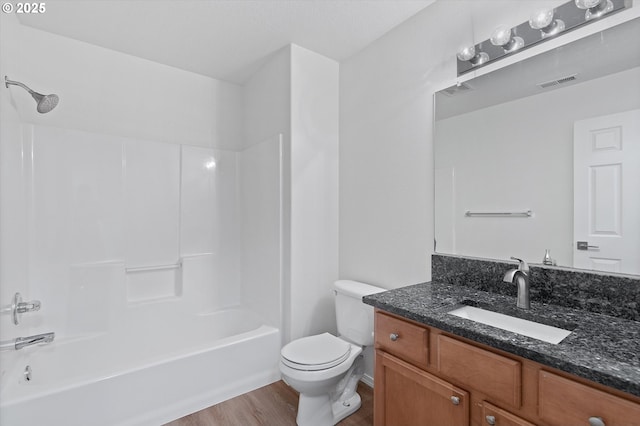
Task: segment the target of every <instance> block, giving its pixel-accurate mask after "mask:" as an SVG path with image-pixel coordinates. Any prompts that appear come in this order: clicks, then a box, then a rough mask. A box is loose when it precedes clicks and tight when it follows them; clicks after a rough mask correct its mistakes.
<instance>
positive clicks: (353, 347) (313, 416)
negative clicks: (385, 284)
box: [280, 280, 385, 426]
mask: <svg viewBox="0 0 640 426" xmlns="http://www.w3.org/2000/svg"><path fill="white" fill-rule="evenodd" d="M382 291H385V289H383V288H379V287H374V286H372V285H369V284H364V283H360V282H357V281H348V280H341V281H336V282H335V283H334V294H335V307H336V320H337V324H338V334H339V337H335V336H333V335H332V334H329V333H322V334H318V335H315V336H309V337H303V338H301V339H297V340H294V341H292V342H290V343H289V344H287V345H285V346H284V347H283V348H282V351H280V372H281V373H282V378H283V380H284V381H285V382H286V383H288V384H289V386H291V387H292V388H294V389H295V390H297V391H298V392H300V400H299V403H298V417H297V418H296V422H297V423H298V425H299V426H329V425H335V424H336V423H338V422H339V421H340V420H342V419H344V418H345V417H347V416H348V415H350V414H352V413H354V412H355V411H356V410H358V408H360V404H361V401H360V395H358V394H357V393H356V387H357V385H358V381H359V380H360V379H361V378H362V374H363V369H364V366H363V365H362V356H360V354H361V353H362V350H363V347H364V346H370V345H372V344H373V308H372V307H371V306H368V305H365V304H364V303H362V297H363V296H366V295H368V294H374V293H380V292H382Z"/></svg>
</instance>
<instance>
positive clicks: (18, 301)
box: [11, 293, 40, 325]
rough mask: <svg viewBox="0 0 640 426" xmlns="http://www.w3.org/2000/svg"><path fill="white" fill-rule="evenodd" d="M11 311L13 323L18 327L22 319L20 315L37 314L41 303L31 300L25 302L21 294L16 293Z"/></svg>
mask: <svg viewBox="0 0 640 426" xmlns="http://www.w3.org/2000/svg"><path fill="white" fill-rule="evenodd" d="M11 310H12V311H13V323H14V324H15V325H18V323H19V322H20V321H19V320H20V318H19V316H18V314H24V313H25V312H35V311H39V310H40V301H39V300H31V301H29V302H23V301H22V296H21V295H20V293H16V294H15V295H14V296H13V303H12V304H11Z"/></svg>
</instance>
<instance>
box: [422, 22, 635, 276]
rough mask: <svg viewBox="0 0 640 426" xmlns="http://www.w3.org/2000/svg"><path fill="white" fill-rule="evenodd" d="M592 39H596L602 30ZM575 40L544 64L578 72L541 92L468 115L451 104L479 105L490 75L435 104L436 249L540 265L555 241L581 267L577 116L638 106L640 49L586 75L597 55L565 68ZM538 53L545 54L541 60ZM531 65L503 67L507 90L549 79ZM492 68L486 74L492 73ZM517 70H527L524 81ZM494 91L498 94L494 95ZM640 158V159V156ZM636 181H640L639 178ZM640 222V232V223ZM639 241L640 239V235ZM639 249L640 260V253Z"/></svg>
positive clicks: (561, 259)
mask: <svg viewBox="0 0 640 426" xmlns="http://www.w3.org/2000/svg"><path fill="white" fill-rule="evenodd" d="M635 21H638V20H637V19H636V20H634V21H631V22H630V23H627V24H624V25H626V26H627V27H629V28H630V30H626V33H623V34H626V35H628V33H629V31H630V32H631V34H635V35H636V39H635V40H640V36H638V34H640V32H639V31H638V28H640V22H635ZM593 38H594V40H595V41H596V42H598V37H593ZM601 40H607V39H606V38H601ZM631 40H633V39H631ZM636 43H637V42H636ZM599 44H600V46H599V47H598V48H604V49H606V50H607V51H608V52H609V54H610V53H611V50H612V43H610V42H609V43H606V44H605V43H603V42H602V41H600V43H599ZM569 46H570V45H569ZM569 46H567V47H564V48H561V49H560V51H559V52H554V53H553V54H551V55H549V57H548V59H547V60H546V63H545V62H544V61H542V63H541V65H540V66H541V67H543V68H544V67H546V68H547V70H546V71H544V72H546V74H547V75H548V76H554V78H559V77H562V76H566V75H574V74H575V75H577V76H576V80H575V81H572V82H571V83H569V84H566V85H558V86H556V87H552V88H546V89H539V90H538V92H537V94H530V93H531V92H529V93H528V94H527V96H525V97H522V98H518V99H514V100H508V101H506V102H502V103H499V104H497V105H490V106H486V107H482V108H480V109H477V110H473V111H466V110H464V108H465V107H464V106H462V110H461V111H462V112H461V113H456V112H455V111H454V108H453V107H452V104H456V103H459V104H461V105H464V104H466V105H467V107H468V105H469V104H473V102H474V100H473V99H471V97H472V96H475V97H482V96H481V94H480V93H475V94H473V92H474V91H476V90H478V91H480V90H482V88H481V86H482V84H484V83H482V84H480V83H478V84H477V86H476V82H475V81H474V80H471V81H469V82H468V86H469V87H470V88H471V89H470V90H467V91H462V92H460V93H459V94H454V95H453V96H451V95H447V94H442V93H439V94H437V95H436V110H438V109H439V113H437V116H436V123H435V140H436V143H435V159H436V163H435V182H436V202H435V218H436V219H435V220H436V226H435V236H436V251H437V252H439V253H449V254H461V255H467V256H477V257H484V258H493V259H509V257H510V256H514V255H517V256H518V257H522V258H524V259H526V260H527V261H529V262H532V263H541V262H542V259H543V256H544V254H545V249H550V252H551V257H552V258H554V259H555V260H556V261H557V264H558V265H562V266H574V251H575V246H576V244H575V243H576V242H575V238H574V172H573V169H574V166H573V162H574V158H573V154H574V152H573V150H574V148H573V144H574V123H575V122H576V121H578V120H584V119H587V118H592V117H599V116H604V115H609V114H614V113H619V112H623V111H629V110H634V109H640V48H638V49H635V52H634V51H633V49H631V50H628V49H629V45H627V46H626V47H627V50H626V55H627V56H628V55H635V56H636V57H637V58H636V59H633V60H631V61H628V59H624V61H626V62H628V64H625V65H624V66H623V67H622V68H623V69H624V70H622V71H621V70H619V69H615V67H613V68H612V69H615V72H613V73H610V74H608V75H604V76H601V77H597V78H596V77H595V76H591V75H589V74H588V71H587V68H588V67H589V66H590V62H589V61H586V63H585V62H581V61H574V60H571V61H568V62H569V63H568V64H564V65H567V66H566V67H565V68H560V67H559V66H560V65H563V64H562V61H559V60H558V58H559V57H560V56H562V55H565V54H567V56H571V55H570V54H568V51H567V49H570V47H569ZM580 48H581V49H582V51H583V53H582V54H581V55H579V56H583V57H585V58H587V59H588V57H589V55H587V53H592V54H593V53H594V52H593V51H592V52H589V51H588V50H587V51H586V52H585V49H586V47H585V45H584V43H583V44H582V45H581V46H580ZM594 49H596V48H594ZM562 50H564V51H562ZM598 60H599V59H598V56H594V57H591V62H594V61H598ZM536 61H537V62H541V61H540V58H537V59H536ZM624 61H623V62H624ZM611 62H613V60H611ZM524 67H525V63H524V62H523V63H521V64H516V66H512V67H510V68H512V70H509V71H510V72H512V73H513V74H514V75H513V76H507V74H506V71H503V72H501V74H500V77H499V78H502V79H504V81H505V85H504V88H505V90H509V89H506V88H507V87H508V84H507V83H506V81H510V82H512V83H514V84H515V86H516V87H517V86H523V85H533V84H535V83H540V82H544V81H548V80H545V78H546V76H545V75H540V76H539V78H538V79H536V77H537V76H536V73H535V72H528V70H525V69H524ZM523 71H527V72H523ZM607 72H610V71H607ZM492 74H496V73H492ZM492 74H489V75H486V76H484V79H485V80H490V79H491V78H494V76H492ZM531 74H533V75H531ZM539 74H543V71H540V72H539ZM518 75H522V76H523V77H522V79H519V78H518ZM583 75H589V79H587V80H586V81H583V80H581V78H582V76H583ZM496 78H498V77H496ZM532 81H533V83H532ZM491 85H493V86H492V87H493V88H492V89H491V90H492V91H493V92H495V91H497V90H502V89H496V87H499V83H496V82H495V81H494V82H492V83H490V84H488V86H490V87H491ZM478 87H480V88H478ZM518 90H520V88H519V89H518ZM472 94H473V95H472ZM470 95H471V96H470ZM491 96H497V97H499V96H498V95H496V94H495V93H493V94H492V95H491ZM505 96H506V95H505ZM465 98H466V99H465ZM639 143H640V141H639ZM638 162H639V165H640V158H639V159H638ZM638 184H640V182H638V183H637V184H636V185H635V186H636V187H638ZM636 195H637V193H636ZM611 208H612V209H614V208H615V207H614V206H611ZM529 209H530V210H531V211H532V216H531V217H527V216H522V217H467V216H465V212H466V211H468V210H471V211H479V212H510V211H514V212H524V211H527V210H529ZM638 218H640V215H637V216H636V217H635V220H636V221H639V222H640V219H638ZM637 229H639V230H640V226H639V227H638V228H637ZM635 239H636V241H639V242H640V235H636V236H635ZM639 244H640V243H639ZM638 256H639V260H640V254H638ZM581 267H583V266H582V265H581ZM611 268H612V269H610V271H612V272H625V273H635V274H639V273H640V271H636V270H624V269H623V270H616V269H615V265H614V266H612V267H611Z"/></svg>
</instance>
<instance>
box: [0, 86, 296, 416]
mask: <svg viewBox="0 0 640 426" xmlns="http://www.w3.org/2000/svg"><path fill="white" fill-rule="evenodd" d="M5 85H6V87H7V88H9V87H10V86H19V87H21V88H23V89H25V90H27V91H29V93H30V94H31V95H32V97H33V98H34V99H35V100H36V102H37V110H38V112H40V113H47V112H50V111H52V110H53V108H54V107H55V106H56V105H57V103H58V97H57V96H55V95H46V96H45V95H41V94H39V93H37V92H33V91H32V90H31V89H29V88H28V87H27V86H25V85H24V84H22V83H19V82H14V81H12V80H8V79H7V78H5ZM12 96H20V95H18V94H17V93H16V94H13V93H12ZM53 96H55V98H54V97H53ZM57 111H58V109H56V110H55V111H53V112H51V116H53V115H55V114H56V112H57ZM11 126H13V128H12V127H11ZM2 132H3V138H5V136H7V135H10V136H11V137H12V138H13V137H15V141H14V140H11V143H3V145H2V153H1V154H2V155H3V156H4V159H3V164H10V165H11V167H5V168H4V170H3V179H2V181H1V182H0V201H1V202H2V211H3V213H5V214H7V217H11V218H16V220H15V221H14V222H13V223H12V229H11V230H10V232H4V231H5V230H3V232H2V235H0V238H2V239H4V241H2V243H3V244H2V245H3V247H14V248H15V250H16V253H15V255H16V256H18V257H19V258H20V259H22V258H24V262H23V264H22V265H13V264H12V265H11V267H12V268H17V267H19V266H20V267H23V269H24V271H23V272H24V273H23V275H22V276H24V278H25V281H24V282H11V283H5V282H3V283H2V286H1V287H2V298H3V299H2V317H0V320H1V321H2V322H1V323H0V324H1V330H0V331H1V333H2V342H1V343H0V369H1V382H0V384H1V389H0V424H3V425H5V424H6V425H18V424H20V425H40V424H65V425H86V424H92V425H147V424H149V425H157V424H162V423H165V422H168V421H171V420H173V419H175V418H178V417H181V416H183V415H186V414H188V413H190V412H193V411H196V410H199V409H202V408H205V407H207V406H210V405H212V404H215V403H217V402H220V401H222V400H225V399H228V398H230V397H233V396H236V395H238V394H241V393H244V392H246V391H248V390H251V389H255V388H257V387H260V386H263V385H266V384H268V383H271V382H273V381H275V380H278V379H279V377H280V373H279V368H278V363H279V351H280V347H281V340H282V338H281V332H280V330H281V318H282V313H281V311H282V289H281V273H282V259H281V252H282V250H281V244H282V237H281V235H282V229H281V226H282V225H281V223H282V185H283V184H282V164H281V157H282V155H283V154H282V149H283V144H282V137H281V136H280V135H275V136H273V137H271V138H269V139H267V140H265V141H263V142H261V143H258V144H255V145H252V146H251V147H249V148H245V149H242V150H237V151H230V150H220V149H212V148H204V147H198V146H189V145H180V144H177V143H166V142H159V141H150V140H141V139H135V138H129V137H120V136H113V135H105V134H98V133H91V132H85V131H80V130H75V129H66V128H57V127H52V126H44V125H40V124H37V125H36V124H28V123H7V124H6V125H5V124H4V123H3V129H2ZM6 139H7V138H5V140H6ZM255 212H260V214H258V215H256V214H255ZM5 223H6V222H5ZM5 256H7V254H5ZM20 256H22V257H20ZM18 257H16V258H18ZM3 259H5V260H4V261H6V259H7V257H3ZM2 266H6V265H2ZM14 318H15V320H14Z"/></svg>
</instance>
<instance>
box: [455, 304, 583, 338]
mask: <svg viewBox="0 0 640 426" xmlns="http://www.w3.org/2000/svg"><path fill="white" fill-rule="evenodd" d="M447 313H449V314H451V315H455V316H457V317H460V318H466V319H469V320H471V321H475V322H479V323H482V324H486V325H490V326H492V327H497V328H501V329H503V330H507V331H511V332H514V333H518V334H522V335H523V336H527V337H532V338H534V339H538V340H544V341H545V342H549V343H553V344H558V343H560V342H561V341H562V339H564V338H565V337H567V336H568V335H570V334H571V331H569V330H564V329H562V328H557V327H553V326H550V325H546V324H540V323H537V322H533V321H527V320H523V319H520V318H516V317H512V316H509V315H503V314H499V313H497V312H492V311H487V310H485V309H480V308H476V307H474V306H463V307H461V308H458V309H454V310H452V311H449V312H447Z"/></svg>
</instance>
